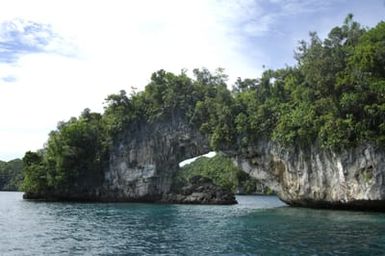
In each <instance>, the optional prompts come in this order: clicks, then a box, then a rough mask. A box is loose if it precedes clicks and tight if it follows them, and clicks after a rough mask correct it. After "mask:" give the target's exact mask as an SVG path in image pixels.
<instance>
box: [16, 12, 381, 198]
mask: <svg viewBox="0 0 385 256" xmlns="http://www.w3.org/2000/svg"><path fill="white" fill-rule="evenodd" d="M295 57H296V60H297V65H295V66H293V67H286V68H283V69H278V70H266V71H265V72H264V73H263V75H262V76H261V78H259V79H241V78H239V79H238V80H237V81H236V83H235V85H234V87H233V90H232V91H229V90H228V89H227V84H226V80H227V77H226V75H224V74H223V70H221V69H219V70H217V71H216V72H215V73H210V72H209V71H208V70H206V69H202V70H198V69H197V70H194V72H193V73H194V77H193V78H190V77H188V76H187V74H186V72H184V71H182V72H181V73H180V74H179V75H175V74H172V73H170V72H166V71H164V70H160V71H158V72H156V73H154V74H153V75H152V76H151V81H150V83H149V84H148V85H147V86H146V88H145V90H144V91H142V92H139V93H133V94H131V95H129V96H127V95H126V92H125V91H121V92H120V93H118V94H115V95H110V96H108V97H107V99H106V107H105V112H104V114H98V113H91V112H90V111H89V110H88V109H86V110H85V111H84V112H83V113H82V114H81V116H80V117H79V118H72V119H71V120H69V121H68V122H61V123H60V124H59V125H58V128H57V130H55V131H53V132H51V134H50V137H49V140H48V142H47V144H46V146H45V148H44V149H43V150H41V151H40V152H37V153H33V152H27V153H26V155H25V157H24V159H23V161H24V164H25V179H24V185H23V188H24V189H25V190H26V191H30V192H39V191H45V190H50V189H54V190H65V191H68V190H75V191H76V190H77V189H81V190H82V191H84V190H87V189H91V188H92V187H93V186H94V185H95V184H97V183H98V182H101V180H102V175H101V174H102V170H103V167H104V166H105V165H106V163H107V159H108V156H109V149H110V147H111V145H112V144H113V143H114V142H115V141H118V140H119V139H121V138H122V136H123V135H124V134H125V133H129V132H132V131H135V130H137V129H140V127H143V125H146V124H151V123H155V122H169V121H172V120H174V119H181V118H182V119H183V120H185V121H186V122H187V123H189V124H190V125H191V126H192V127H196V128H197V129H199V130H200V131H201V132H202V133H203V134H205V135H207V137H208V138H209V141H210V144H211V147H212V148H213V149H216V150H226V149H231V150H238V151H240V153H242V152H244V151H247V150H248V148H249V147H250V146H252V145H253V144H255V143H256V142H258V141H260V140H261V139H265V140H273V141H275V142H277V143H280V144H282V145H285V146H287V147H288V148H295V147H308V146H309V145H317V144H318V145H320V146H321V147H323V148H325V149H333V150H341V149H344V148H349V147H354V146H355V145H357V144H359V143H363V142H367V141H370V142H372V143H378V144H382V145H384V143H385V122H384V120H385V22H380V23H379V24H378V25H377V26H376V27H374V28H372V29H367V28H363V27H362V26H361V25H360V24H359V23H357V22H355V21H354V20H353V17H352V15H349V16H348V17H347V18H346V20H345V21H344V23H343V25H342V26H340V27H335V28H333V29H332V30H331V31H330V33H329V35H328V36H327V38H325V39H324V40H321V39H320V38H319V37H318V36H317V34H316V33H311V34H310V41H309V42H305V41H301V42H300V44H299V47H298V49H297V51H296V55H295ZM207 172H208V171H207ZM226 175H227V174H226ZM228 175H230V174H228ZM90 177H92V178H90ZM224 185H225V186H230V187H231V186H232V185H228V184H227V185H226V184H224Z"/></svg>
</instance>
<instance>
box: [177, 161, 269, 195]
mask: <svg viewBox="0 0 385 256" xmlns="http://www.w3.org/2000/svg"><path fill="white" fill-rule="evenodd" d="M196 176H203V177H207V178H210V179H211V180H212V181H213V183H214V184H216V185H218V186H220V187H222V188H225V189H228V190H230V191H233V192H234V193H236V192H238V191H241V192H243V193H245V194H251V193H254V192H264V191H257V184H259V183H258V181H257V180H256V179H255V178H252V177H251V176H250V175H248V174H247V173H245V172H243V171H241V170H240V169H239V168H238V167H236V166H235V165H234V164H233V162H232V161H231V159H229V158H227V157H225V156H223V155H220V154H218V155H216V156H214V157H212V158H207V157H200V158H198V159H197V160H195V161H194V162H192V163H191V164H188V165H185V166H183V167H182V168H181V170H180V171H179V172H178V173H177V176H176V178H175V184H174V185H175V186H177V187H178V186H180V185H183V184H187V183H188V182H189V180H190V179H191V178H192V177H196ZM269 191H270V190H269ZM270 193H271V191H270Z"/></svg>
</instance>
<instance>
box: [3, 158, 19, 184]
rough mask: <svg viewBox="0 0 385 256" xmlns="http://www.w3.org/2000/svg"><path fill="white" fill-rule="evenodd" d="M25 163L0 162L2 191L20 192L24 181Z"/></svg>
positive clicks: (13, 161) (16, 161)
mask: <svg viewBox="0 0 385 256" xmlns="http://www.w3.org/2000/svg"><path fill="white" fill-rule="evenodd" d="M22 170H23V161H22V160H21V159H14V160H11V161H8V162H5V161H0V191H18V190H19V189H20V186H21V183H22V181H23V173H22Z"/></svg>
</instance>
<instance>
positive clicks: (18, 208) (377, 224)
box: [0, 192, 385, 255]
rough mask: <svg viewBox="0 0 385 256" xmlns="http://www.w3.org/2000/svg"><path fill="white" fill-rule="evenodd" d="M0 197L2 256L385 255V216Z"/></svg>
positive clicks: (253, 200) (252, 199)
mask: <svg viewBox="0 0 385 256" xmlns="http://www.w3.org/2000/svg"><path fill="white" fill-rule="evenodd" d="M21 196H22V194H21V193H7V192H0V255H385V214H381V213H364V212H344V211H326V210H310V209H299V208H290V207H285V206H284V205H283V204H282V203H281V202H280V201H279V200H278V199H277V198H276V197H258V196H245V197H238V198H237V199H238V201H239V204H238V205H234V206H196V205H158V204H128V203H127V204H126V203H117V204H115V203H110V204H106V203H103V204H102V203H100V204H80V203H45V202H30V201H23V200H22V199H21Z"/></svg>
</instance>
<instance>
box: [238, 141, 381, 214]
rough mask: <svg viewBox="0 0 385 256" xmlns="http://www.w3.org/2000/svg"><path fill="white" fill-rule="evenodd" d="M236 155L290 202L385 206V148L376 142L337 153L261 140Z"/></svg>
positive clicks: (330, 206)
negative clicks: (287, 147) (287, 146)
mask: <svg viewBox="0 0 385 256" xmlns="http://www.w3.org/2000/svg"><path fill="white" fill-rule="evenodd" d="M233 159H234V162H235V163H236V164H237V165H239V166H240V167H241V168H242V169H243V170H244V171H246V172H247V173H249V174H250V175H251V176H253V177H255V178H257V179H259V180H261V181H262V182H264V183H265V184H266V185H267V186H269V187H270V188H272V189H273V190H275V191H276V192H277V194H278V196H279V197H280V199H281V200H282V201H284V202H286V203H288V204H289V205H295V206H306V207H321V208H348V209H365V210H381V211H383V210H385V151H384V150H383V149H381V148H379V147H376V146H373V145H371V144H365V145H361V146H358V147H356V148H352V149H349V150H344V151H342V152H340V153H336V152H332V151H330V150H322V149H320V148H319V147H318V146H310V147H309V148H308V149H307V150H301V149H297V150H291V151H289V150H286V149H284V148H283V147H280V146H279V145H277V144H275V143H272V142H263V141H261V142H260V143H258V144H257V145H255V146H254V147H252V148H250V149H249V150H248V153H243V154H240V155H238V156H233Z"/></svg>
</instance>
